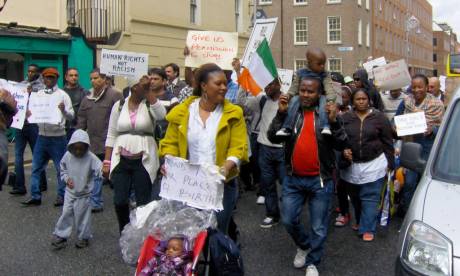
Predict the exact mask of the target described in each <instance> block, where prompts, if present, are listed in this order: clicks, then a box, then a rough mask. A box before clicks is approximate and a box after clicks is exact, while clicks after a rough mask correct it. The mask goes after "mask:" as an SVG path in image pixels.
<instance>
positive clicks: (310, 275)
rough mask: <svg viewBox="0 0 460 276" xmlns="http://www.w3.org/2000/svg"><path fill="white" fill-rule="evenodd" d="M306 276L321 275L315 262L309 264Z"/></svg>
mask: <svg viewBox="0 0 460 276" xmlns="http://www.w3.org/2000/svg"><path fill="white" fill-rule="evenodd" d="M305 276H319V273H318V269H316V266H315V265H313V264H311V265H309V266H307V270H306V271H305Z"/></svg>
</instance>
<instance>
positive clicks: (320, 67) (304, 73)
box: [276, 48, 337, 136]
mask: <svg viewBox="0 0 460 276" xmlns="http://www.w3.org/2000/svg"><path fill="white" fill-rule="evenodd" d="M306 57H307V68H303V69H300V70H298V71H297V73H296V75H294V79H293V81H292V85H291V88H290V89H289V92H288V94H289V96H291V97H294V98H293V99H292V100H291V104H290V105H289V110H288V116H287V118H286V120H285V121H284V124H283V128H282V129H280V130H279V131H278V132H277V133H276V135H278V136H288V135H290V133H291V131H292V129H293V128H294V124H295V114H296V112H295V111H296V110H297V109H298V108H299V106H300V103H299V100H298V97H297V94H298V93H299V82H300V80H301V79H302V78H303V77H315V78H318V79H320V80H321V83H322V90H323V95H324V94H325V95H326V96H321V98H320V108H319V117H320V122H321V128H322V131H321V133H322V134H326V135H331V134H332V133H331V130H330V128H329V123H328V120H327V113H326V109H325V106H326V102H327V103H335V101H336V98H337V94H336V92H335V91H334V89H333V87H332V79H331V77H330V75H329V74H328V73H327V72H326V71H325V64H326V54H325V53H324V52H323V51H322V50H321V49H319V48H309V49H308V50H307V53H306Z"/></svg>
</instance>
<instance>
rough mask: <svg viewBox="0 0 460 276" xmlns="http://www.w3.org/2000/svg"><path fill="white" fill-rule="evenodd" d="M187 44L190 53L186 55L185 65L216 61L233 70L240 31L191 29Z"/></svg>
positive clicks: (194, 65)
mask: <svg viewBox="0 0 460 276" xmlns="http://www.w3.org/2000/svg"><path fill="white" fill-rule="evenodd" d="M186 44H187V47H188V49H189V51H190V55H188V56H187V57H185V66H187V67H200V66H201V65H202V64H205V63H215V64H217V65H219V67H220V68H222V69H224V70H232V61H233V58H235V57H236V56H237V54H238V33H226V32H207V31H204V32H201V31H189V32H188V34H187V42H186Z"/></svg>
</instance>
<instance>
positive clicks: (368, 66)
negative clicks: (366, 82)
mask: <svg viewBox="0 0 460 276" xmlns="http://www.w3.org/2000/svg"><path fill="white" fill-rule="evenodd" d="M385 64H387V61H386V59H385V57H379V58H376V59H373V60H371V61H368V62H366V63H364V64H363V67H364V69H366V71H367V74H368V75H369V78H371V79H373V78H374V73H373V70H375V69H374V67H376V66H377V68H378V67H379V66H382V65H385Z"/></svg>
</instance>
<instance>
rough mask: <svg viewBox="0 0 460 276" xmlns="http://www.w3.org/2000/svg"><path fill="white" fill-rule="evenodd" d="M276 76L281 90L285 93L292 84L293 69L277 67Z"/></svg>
mask: <svg viewBox="0 0 460 276" xmlns="http://www.w3.org/2000/svg"><path fill="white" fill-rule="evenodd" d="M277 70H278V77H279V78H280V80H281V92H283V93H287V92H288V91H289V88H291V85H292V77H293V75H294V71H293V70H289V69H281V68H277Z"/></svg>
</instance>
